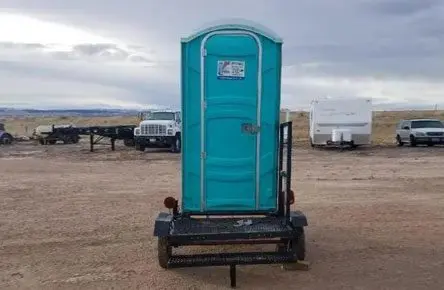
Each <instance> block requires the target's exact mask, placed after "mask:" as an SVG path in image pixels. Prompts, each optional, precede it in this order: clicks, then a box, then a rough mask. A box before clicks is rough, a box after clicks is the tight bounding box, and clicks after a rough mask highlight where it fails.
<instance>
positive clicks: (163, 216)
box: [154, 212, 173, 237]
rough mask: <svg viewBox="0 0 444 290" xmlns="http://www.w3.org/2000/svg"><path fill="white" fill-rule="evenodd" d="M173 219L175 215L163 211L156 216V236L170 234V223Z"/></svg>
mask: <svg viewBox="0 0 444 290" xmlns="http://www.w3.org/2000/svg"><path fill="white" fill-rule="evenodd" d="M172 221H173V215H172V214H169V213H166V212H161V213H159V215H158V216H157V218H156V221H155V223H154V236H155V237H166V236H168V235H169V234H170V225H171V222H172Z"/></svg>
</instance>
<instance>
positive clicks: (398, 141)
mask: <svg viewBox="0 0 444 290" xmlns="http://www.w3.org/2000/svg"><path fill="white" fill-rule="evenodd" d="M396 145H398V146H399V147H401V146H403V145H404V142H402V141H401V136H399V135H396Z"/></svg>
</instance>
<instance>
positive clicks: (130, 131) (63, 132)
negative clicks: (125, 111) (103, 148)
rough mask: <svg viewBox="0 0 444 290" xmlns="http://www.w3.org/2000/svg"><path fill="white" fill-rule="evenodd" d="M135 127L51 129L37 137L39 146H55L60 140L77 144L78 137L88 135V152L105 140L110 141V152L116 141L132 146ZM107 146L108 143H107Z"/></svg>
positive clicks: (113, 148)
mask: <svg viewBox="0 0 444 290" xmlns="http://www.w3.org/2000/svg"><path fill="white" fill-rule="evenodd" d="M135 127H136V125H115V126H113V125H110V126H86V127H64V128H57V127H54V125H53V127H52V132H51V133H50V134H49V135H48V136H46V137H37V140H38V141H39V143H40V144H42V145H46V144H55V143H56V142H57V140H62V141H63V143H64V144H69V143H78V142H79V139H80V135H89V140H90V142H89V143H90V151H91V152H93V151H94V146H95V145H104V143H103V142H101V141H103V140H104V139H105V138H107V139H109V140H110V144H111V150H113V151H114V150H115V142H116V140H123V143H124V144H125V146H130V147H132V146H134V128H135ZM108 144H109V143H108Z"/></svg>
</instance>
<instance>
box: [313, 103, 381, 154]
mask: <svg viewBox="0 0 444 290" xmlns="http://www.w3.org/2000/svg"><path fill="white" fill-rule="evenodd" d="M372 116H373V112H372V100H371V99H364V98H353V99H352V98H337V99H334V98H322V99H317V100H313V101H312V102H311V105H310V116H309V122H310V145H311V146H312V147H315V146H325V145H339V146H344V145H349V146H351V147H356V146H359V145H370V144H371V134H372Z"/></svg>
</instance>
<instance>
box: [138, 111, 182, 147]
mask: <svg viewBox="0 0 444 290" xmlns="http://www.w3.org/2000/svg"><path fill="white" fill-rule="evenodd" d="M141 119H142V121H141V122H140V123H139V126H138V127H136V128H135V129H134V143H135V147H136V149H137V150H139V151H145V148H170V149H171V151H172V152H174V153H178V152H180V151H181V129H182V120H181V115H180V111H174V110H156V111H149V112H147V113H145V114H142V115H141Z"/></svg>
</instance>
